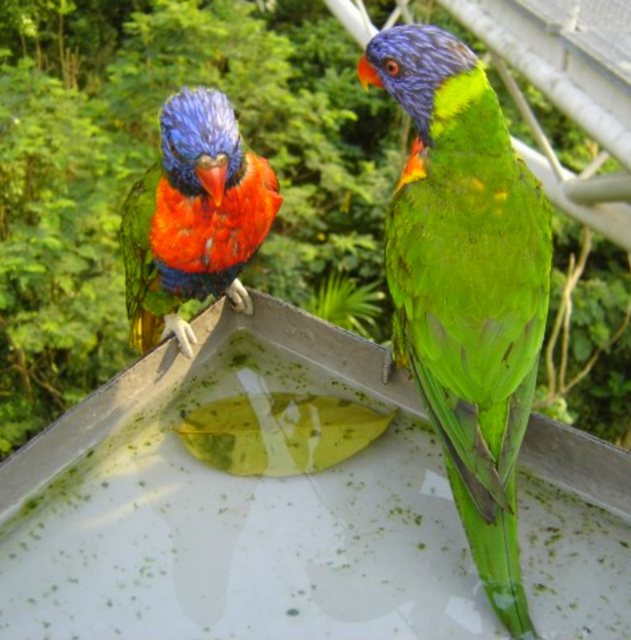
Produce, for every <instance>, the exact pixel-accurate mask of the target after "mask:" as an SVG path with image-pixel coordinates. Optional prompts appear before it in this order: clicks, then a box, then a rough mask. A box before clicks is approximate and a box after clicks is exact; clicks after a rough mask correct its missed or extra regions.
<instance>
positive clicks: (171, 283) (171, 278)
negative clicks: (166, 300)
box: [156, 261, 246, 300]
mask: <svg viewBox="0 0 631 640" xmlns="http://www.w3.org/2000/svg"><path fill="white" fill-rule="evenodd" d="M245 265H246V263H245V262H239V263H237V264H234V265H232V266H231V267H228V268H227V269H223V270H222V271H211V272H201V273H190V272H188V271H182V270H181V269H173V268H171V267H167V266H166V265H165V264H162V263H160V262H159V261H156V266H157V267H158V270H159V271H160V276H161V278H160V282H161V284H162V288H163V289H164V290H165V291H168V292H169V293H171V294H173V295H176V296H178V297H179V298H185V299H187V300H189V299H193V298H195V299H197V300H205V299H206V298H207V297H208V296H209V295H211V294H212V295H213V296H214V297H217V296H220V295H221V294H222V293H223V292H224V291H225V290H226V288H227V287H229V286H230V285H231V284H232V281H233V280H234V279H235V278H236V277H237V276H238V275H239V273H240V272H241V270H242V269H243V268H244V267H245Z"/></svg>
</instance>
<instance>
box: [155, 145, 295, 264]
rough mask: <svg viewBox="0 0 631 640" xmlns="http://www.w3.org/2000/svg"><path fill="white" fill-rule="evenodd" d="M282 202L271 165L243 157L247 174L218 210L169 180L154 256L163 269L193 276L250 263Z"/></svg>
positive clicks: (162, 193) (160, 203) (160, 201)
mask: <svg viewBox="0 0 631 640" xmlns="http://www.w3.org/2000/svg"><path fill="white" fill-rule="evenodd" d="M282 201H283V199H282V197H281V196H280V195H279V193H278V180H277V178H276V175H275V174H274V172H273V171H272V169H271V167H270V166H269V163H268V162H267V160H265V159H263V158H259V157H258V156H257V155H255V154H253V153H247V154H246V156H245V170H244V173H243V176H242V177H241V180H240V181H239V183H238V184H237V185H235V186H234V187H232V188H230V189H228V190H227V191H226V194H225V196H224V199H223V202H222V203H221V206H220V207H219V208H216V207H215V206H214V204H213V202H212V200H211V199H210V198H209V197H208V196H206V195H203V196H199V197H196V198H191V197H188V196H184V195H182V193H180V192H179V191H178V190H177V189H174V188H173V187H172V186H171V185H170V184H169V181H168V180H167V179H166V178H164V177H163V178H162V179H161V180H160V183H159V184H158V191H157V194H156V212H155V214H154V216H153V220H152V226H151V233H150V236H149V239H150V242H151V251H152V253H153V255H154V257H155V258H156V259H158V260H160V261H161V262H162V263H163V264H165V265H167V266H168V267H171V268H174V269H181V270H182V271H187V272H189V273H200V272H204V271H207V272H212V271H222V270H223V269H227V268H229V267H232V266H234V265H236V264H239V263H245V262H247V261H248V260H249V259H250V258H251V257H252V255H253V254H254V253H255V252H256V250H257V249H258V248H259V246H260V245H261V243H262V242H263V240H264V239H265V237H266V236H267V234H268V233H269V230H270V227H271V226H272V222H273V221H274V218H275V217H276V213H277V212H278V209H279V207H280V205H281V203H282Z"/></svg>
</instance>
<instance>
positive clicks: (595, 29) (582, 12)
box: [515, 0, 631, 86]
mask: <svg viewBox="0 0 631 640" xmlns="http://www.w3.org/2000/svg"><path fill="white" fill-rule="evenodd" d="M515 2H516V3H517V4H519V5H520V6H522V7H524V8H525V9H527V10H529V11H530V12H532V13H534V14H535V15H537V16H539V18H540V19H541V20H543V21H544V22H545V23H546V24H547V25H548V26H549V28H550V29H551V30H559V31H560V32H561V34H562V37H563V38H564V40H566V41H567V42H568V43H570V44H571V45H573V46H574V47H576V48H577V49H578V50H580V51H582V52H583V53H585V54H587V55H588V56H589V57H590V58H592V59H594V60H596V61H597V62H598V63H599V64H601V65H602V66H603V67H604V68H605V69H607V70H608V71H609V72H610V73H613V74H614V75H615V76H617V77H618V78H620V79H621V80H623V81H624V82H625V83H626V84H627V85H630V86H631V0H515Z"/></svg>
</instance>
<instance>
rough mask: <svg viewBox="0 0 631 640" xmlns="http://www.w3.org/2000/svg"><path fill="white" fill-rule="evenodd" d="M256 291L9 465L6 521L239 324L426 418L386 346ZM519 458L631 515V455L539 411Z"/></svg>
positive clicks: (155, 355)
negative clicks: (245, 307) (388, 363)
mask: <svg viewBox="0 0 631 640" xmlns="http://www.w3.org/2000/svg"><path fill="white" fill-rule="evenodd" d="M251 295H252V297H253V301H254V306H255V314H254V316H253V317H246V316H243V315H241V314H235V313H234V312H233V311H232V310H231V309H230V308H229V306H228V305H225V304H224V301H223V300H220V301H219V302H217V303H215V304H213V305H212V306H211V307H209V308H208V309H207V310H206V311H205V312H203V313H202V314H200V316H198V317H197V318H196V319H195V320H194V322H193V327H194V329H195V331H196V333H197V335H198V338H199V339H200V344H199V345H198V346H197V347H196V351H195V356H194V358H193V360H187V359H185V358H183V357H182V356H181V354H179V353H178V350H177V346H176V344H175V342H174V341H173V340H169V341H167V342H166V343H164V344H162V345H160V346H159V347H157V348H156V349H155V350H153V351H152V352H150V353H149V354H147V355H146V356H145V357H144V358H142V359H141V360H139V361H138V362H136V363H135V364H133V365H132V366H131V367H130V368H129V369H127V370H125V371H123V372H122V373H121V374H119V375H117V376H116V377H114V378H113V379H112V380H110V381H109V382H108V383H106V384H105V385H103V386H102V387H101V388H100V389H98V390H97V391H95V392H94V393H93V394H91V395H90V396H89V397H88V398H86V399H85V400H84V401H83V402H81V403H79V404H78V405H77V406H76V407H74V408H73V409H71V410H70V411H68V412H67V413H66V414H64V415H63V416H62V417H61V418H59V419H58V420H57V421H55V422H54V423H52V424H51V425H50V426H49V427H48V428H47V429H46V430H45V431H44V432H42V433H41V434H40V435H39V436H38V437H37V438H35V439H34V440H32V441H31V442H30V443H29V444H28V445H26V446H25V447H24V448H23V449H21V450H20V451H19V452H17V453H16V454H15V455H14V456H12V457H11V458H9V459H8V460H6V461H5V462H4V463H3V464H2V465H0V488H1V490H0V520H3V519H5V518H7V517H8V516H10V515H11V514H12V513H14V512H15V511H16V510H18V509H19V508H20V506H21V505H22V504H23V503H24V502H25V501H26V500H27V499H28V498H29V497H30V496H32V495H33V494H34V493H36V492H37V491H38V490H40V489H41V488H43V487H44V486H46V485H47V484H48V483H50V482H51V480H52V479H53V478H54V477H55V476H56V475H58V474H59V473H61V472H62V471H63V470H64V469H66V468H67V467H69V466H70V465H72V464H73V463H74V462H75V461H77V460H78V459H79V458H80V457H81V456H83V455H85V454H86V452H87V451H89V450H90V449H91V448H92V447H94V446H95V445H96V444H98V443H99V442H100V441H102V440H103V439H104V438H105V437H106V436H107V435H109V434H111V433H113V432H114V431H115V430H116V429H118V428H120V426H121V425H122V424H124V423H126V422H128V421H129V420H131V419H132V418H133V417H134V415H136V414H137V413H138V412H140V411H142V410H147V409H150V408H151V407H152V406H156V405H157V404H158V403H160V402H163V401H164V399H165V397H167V396H169V395H170V394H172V393H173V391H174V389H176V388H177V387H179V386H180V385H182V384H185V383H186V380H187V378H189V376H194V375H196V373H197V372H198V371H199V370H201V368H202V367H203V365H204V364H205V363H206V362H207V360H208V359H209V358H212V357H213V355H214V354H215V353H216V351H217V350H218V348H219V347H221V345H223V344H224V343H225V341H226V340H227V339H229V338H230V336H231V335H233V334H234V333H235V332H239V331H247V332H249V333H251V334H252V335H253V336H255V337H256V338H258V339H259V340H261V341H263V342H265V343H267V344H269V345H270V346H272V347H274V348H276V349H280V350H285V351H288V352H291V353H293V354H295V355H297V356H299V357H301V358H303V359H305V360H307V361H309V362H310V363H312V364H314V365H315V366H317V367H320V368H322V369H324V370H326V371H328V372H330V374H331V375H332V376H334V377H335V378H337V379H341V380H343V381H345V382H347V383H348V384H349V385H351V386H353V387H355V388H358V389H360V390H364V391H366V392H368V393H370V394H371V395H373V396H376V397H378V398H379V399H381V400H383V401H384V402H387V403H391V404H394V405H396V406H398V407H400V408H401V409H402V410H404V411H407V412H410V413H412V414H414V415H416V416H418V417H419V418H420V419H423V420H427V418H426V414H425V412H424V409H423V407H422V405H421V402H420V400H419V397H418V393H417V392H416V389H415V388H414V384H413V383H412V381H411V380H410V378H409V376H408V374H407V372H405V371H396V372H395V373H394V375H393V376H392V379H391V380H390V382H389V383H388V384H387V385H384V384H383V383H382V381H381V371H382V365H383V360H384V356H385V349H384V348H383V347H380V346H379V345H376V344H374V343H372V342H369V341H367V340H364V339H362V338H360V337H359V336H357V335H355V334H352V333H349V332H347V331H344V330H342V329H340V328H338V327H334V326H333V325H330V324H328V323H326V322H323V321H322V320H319V319H318V318H315V317H313V316H311V315H309V314H307V313H305V312H304V311H301V310H300V309H297V308H295V307H292V306H291V305H289V304H287V303H285V302H282V301H280V300H277V299H275V298H272V297H270V296H268V295H265V294H262V293H258V292H254V291H253V292H251ZM520 462H521V464H522V465H523V466H524V467H525V468H526V469H527V470H528V471H529V472H530V473H532V474H533V475H535V476H537V477H539V478H541V479H543V480H547V481H549V482H552V483H554V484H556V485H558V486H561V487H563V488H565V489H567V490H570V491H572V492H574V493H576V494H578V495H579V496H581V497H582V498H583V499H585V500H587V501H588V502H590V503H594V504H599V505H601V506H603V507H605V508H606V509H608V510H610V511H613V512H615V513H617V514H619V515H622V516H624V517H627V518H628V517H631V491H630V490H629V478H630V477H631V453H629V452H626V451H623V450H621V449H618V448H616V447H614V446H611V445H609V444H607V443H605V442H602V441H600V440H598V439H596V438H593V437H591V436H589V435H587V434H585V433H583V432H581V431H578V430H576V429H573V428H571V427H567V426H564V425H561V424H559V423H557V422H554V421H552V420H549V419H547V418H545V417H544V416H540V415H536V414H533V416H532V418H531V422H530V425H529V428H528V432H527V434H526V438H525V441H524V446H523V448H522V455H521V458H520Z"/></svg>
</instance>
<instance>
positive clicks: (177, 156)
mask: <svg viewBox="0 0 631 640" xmlns="http://www.w3.org/2000/svg"><path fill="white" fill-rule="evenodd" d="M168 143H169V150H170V151H171V153H172V154H173V157H174V158H175V159H176V160H179V161H180V162H182V161H183V160H184V158H182V155H181V154H180V152H179V151H178V150H177V149H176V147H175V143H174V142H173V140H171V139H170V138H169V140H168Z"/></svg>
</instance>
